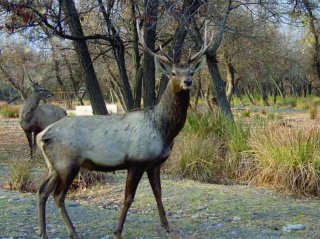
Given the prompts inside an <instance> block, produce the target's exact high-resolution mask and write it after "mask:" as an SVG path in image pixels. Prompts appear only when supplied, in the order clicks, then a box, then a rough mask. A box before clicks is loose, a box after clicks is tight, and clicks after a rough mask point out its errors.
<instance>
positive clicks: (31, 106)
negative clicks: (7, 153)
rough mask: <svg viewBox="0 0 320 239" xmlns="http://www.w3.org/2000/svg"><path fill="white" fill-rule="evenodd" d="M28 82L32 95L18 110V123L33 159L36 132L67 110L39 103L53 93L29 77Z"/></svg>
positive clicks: (59, 117) (57, 118) (62, 115)
mask: <svg viewBox="0 0 320 239" xmlns="http://www.w3.org/2000/svg"><path fill="white" fill-rule="evenodd" d="M30 82H31V84H32V88H33V91H32V95H31V96H30V97H28V98H27V99H26V100H25V102H24V104H23V106H22V108H21V110H20V116H19V123H20V125H21V127H22V129H23V130H24V132H25V134H26V136H27V139H28V142H29V146H30V156H31V158H32V159H33V160H34V157H35V155H34V154H35V149H36V136H37V134H38V133H39V132H41V131H42V130H43V129H44V128H46V127H47V126H49V125H50V124H52V123H54V122H56V121H58V120H59V119H61V118H63V117H65V116H66V115H67V112H66V111H65V110H64V109H62V108H61V107H59V106H56V105H51V104H44V105H39V103H40V100H45V99H49V98H51V97H53V94H52V93H51V92H50V91H48V90H45V89H43V88H41V86H40V85H39V84H38V83H37V82H35V81H32V80H31V79H30Z"/></svg>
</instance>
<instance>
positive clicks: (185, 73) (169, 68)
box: [137, 22, 213, 93]
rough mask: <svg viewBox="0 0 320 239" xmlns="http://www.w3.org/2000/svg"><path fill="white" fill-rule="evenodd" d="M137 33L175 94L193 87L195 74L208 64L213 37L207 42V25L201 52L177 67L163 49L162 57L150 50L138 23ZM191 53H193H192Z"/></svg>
mask: <svg viewBox="0 0 320 239" xmlns="http://www.w3.org/2000/svg"><path fill="white" fill-rule="evenodd" d="M137 31H138V36H139V40H140V42H141V44H142V46H143V48H144V50H145V51H146V52H148V53H149V54H150V55H152V56H154V60H155V65H156V68H157V69H158V70H159V71H160V72H161V73H164V74H166V75H167V76H168V77H169V79H170V81H169V84H170V88H171V90H172V91H173V92H174V93H179V92H181V91H187V90H190V89H192V87H193V74H194V73H195V72H197V71H199V70H201V69H202V68H203V67H204V66H205V63H206V58H205V55H204V54H205V52H206V51H207V49H208V47H209V46H210V44H211V42H212V40H213V35H212V37H211V39H210V42H209V43H208V42H207V25H205V32H204V44H203V46H202V47H201V49H200V51H199V52H198V53H196V54H195V55H193V56H191V54H190V56H189V59H188V62H187V63H186V64H184V65H177V64H176V63H175V62H174V59H173V58H171V57H169V56H168V55H167V54H166V53H164V52H163V50H162V47H161V46H160V51H161V53H162V55H159V54H156V53H155V52H153V51H152V50H150V49H149V48H148V47H147V45H146V43H145V41H144V38H143V32H141V31H140V28H139V23H138V22H137ZM190 53H191V51H190Z"/></svg>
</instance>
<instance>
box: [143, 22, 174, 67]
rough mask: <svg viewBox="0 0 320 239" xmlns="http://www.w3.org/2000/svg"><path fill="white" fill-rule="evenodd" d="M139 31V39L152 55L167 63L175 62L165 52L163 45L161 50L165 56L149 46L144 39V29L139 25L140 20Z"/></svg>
mask: <svg viewBox="0 0 320 239" xmlns="http://www.w3.org/2000/svg"><path fill="white" fill-rule="evenodd" d="M137 32H138V36H139V41H140V43H141V45H142V47H143V49H144V50H146V51H147V52H148V53H149V54H150V55H151V56H153V57H156V58H158V59H159V60H160V61H162V62H165V63H167V64H173V59H172V58H171V57H169V56H168V55H167V54H165V53H164V52H163V50H162V47H161V46H160V51H161V53H162V54H163V56H161V55H158V54H157V53H154V52H153V51H152V50H150V49H149V48H148V46H147V44H146V43H145V41H144V37H143V31H141V30H140V27H139V20H138V21H137Z"/></svg>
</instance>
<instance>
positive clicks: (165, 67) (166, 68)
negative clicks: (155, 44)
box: [154, 57, 172, 74]
mask: <svg viewBox="0 0 320 239" xmlns="http://www.w3.org/2000/svg"><path fill="white" fill-rule="evenodd" d="M154 62H155V65H156V68H157V69H158V70H159V71H160V72H161V73H163V74H170V73H171V71H172V66H171V65H169V64H168V63H166V62H163V61H161V60H160V59H159V58H158V57H155V58H154Z"/></svg>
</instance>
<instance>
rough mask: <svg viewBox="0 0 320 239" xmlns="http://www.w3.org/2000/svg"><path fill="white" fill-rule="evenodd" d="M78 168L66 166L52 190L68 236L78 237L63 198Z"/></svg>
mask: <svg viewBox="0 0 320 239" xmlns="http://www.w3.org/2000/svg"><path fill="white" fill-rule="evenodd" d="M79 170H80V167H78V166H71V167H68V169H67V170H64V171H63V172H62V173H61V175H63V179H61V180H60V184H58V185H57V187H56V188H55V191H54V194H53V195H54V200H55V202H56V205H57V207H58V208H59V211H60V214H61V216H62V219H63V222H64V224H65V226H66V228H67V230H68V233H69V236H70V238H73V239H75V238H78V236H77V233H76V231H75V228H74V226H73V224H72V222H71V219H70V217H69V215H68V213H67V210H66V207H65V204H64V200H65V197H66V194H67V192H68V190H69V188H70V186H71V184H72V181H73V179H74V178H75V177H76V175H77V174H78V172H79Z"/></svg>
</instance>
